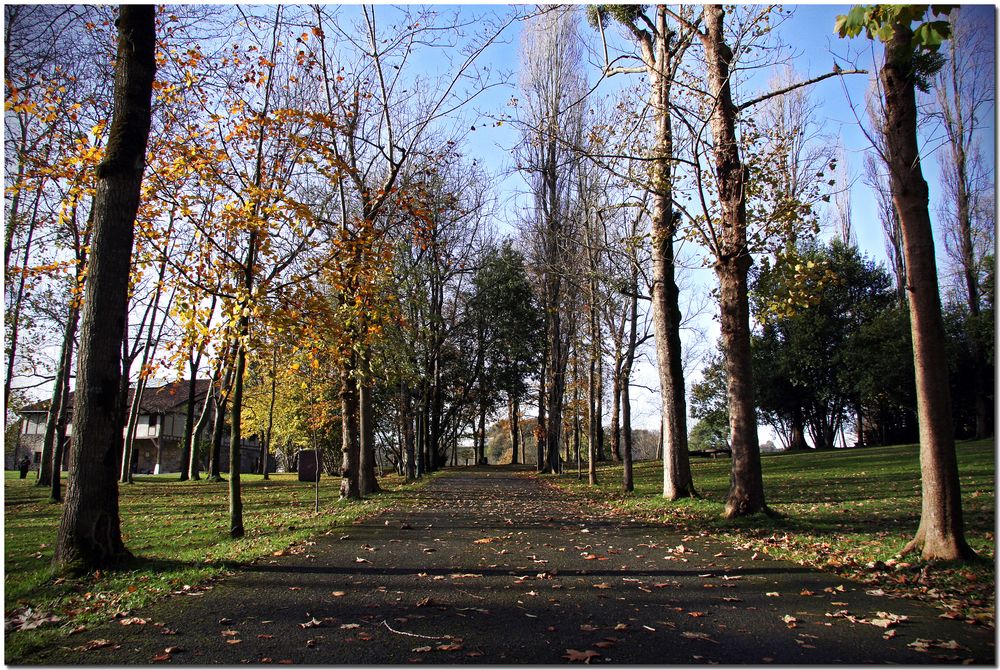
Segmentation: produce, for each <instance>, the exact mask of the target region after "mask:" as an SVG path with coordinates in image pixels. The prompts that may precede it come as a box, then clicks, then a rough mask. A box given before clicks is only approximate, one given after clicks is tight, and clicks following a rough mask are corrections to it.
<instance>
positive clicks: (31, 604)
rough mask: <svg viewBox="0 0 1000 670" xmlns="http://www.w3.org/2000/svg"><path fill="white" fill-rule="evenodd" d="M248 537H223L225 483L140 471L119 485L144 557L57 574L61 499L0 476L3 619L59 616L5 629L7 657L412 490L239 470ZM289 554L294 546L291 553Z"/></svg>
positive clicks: (394, 483)
mask: <svg viewBox="0 0 1000 670" xmlns="http://www.w3.org/2000/svg"><path fill="white" fill-rule="evenodd" d="M241 479H242V484H243V504H244V511H243V519H244V525H245V527H246V537H244V538H242V539H240V540H231V539H229V508H228V488H227V487H228V483H227V482H207V481H205V480H202V481H198V482H178V481H177V475H159V476H137V477H136V481H135V483H134V484H131V485H122V486H120V489H119V490H120V508H121V517H122V534H123V536H124V540H125V545H126V546H127V547H128V548H129V550H131V551H132V553H133V554H135V555H136V556H137V557H138V558H139V559H140V560H137V561H136V562H135V565H134V566H127V567H126V568H125V569H122V570H115V571H109V572H104V573H97V574H94V575H89V576H87V577H83V578H80V579H55V578H54V577H53V575H52V571H51V563H52V556H53V547H54V545H55V540H56V528H57V526H58V523H59V514H60V510H61V506H60V505H53V504H50V503H49V502H48V491H47V489H43V488H40V487H36V486H34V483H35V480H34V477H33V476H32V475H29V478H28V479H27V480H23V481H22V480H20V479H18V476H17V473H16V472H7V473H6V480H5V482H4V542H5V545H4V546H5V549H4V567H5V575H4V611H5V618H6V619H7V620H8V621H9V620H10V619H11V617H12V616H14V615H23V613H24V612H25V610H26V608H30V609H31V611H32V612H34V613H36V614H42V615H55V616H58V617H60V621H59V622H58V624H57V625H56V626H51V625H47V626H43V627H40V628H37V629H33V630H23V631H17V632H14V633H8V634H7V636H6V642H5V651H6V655H7V661H8V662H16V659H17V658H19V657H23V656H24V655H25V654H29V653H30V652H31V650H33V649H37V648H39V647H41V646H44V645H46V644H51V643H53V642H55V641H56V640H57V639H59V638H61V637H62V636H65V635H67V634H68V633H69V632H70V631H71V630H73V629H74V628H76V627H78V626H86V625H87V623H88V622H90V621H97V620H100V619H104V620H106V619H107V617H108V616H111V615H113V614H115V613H116V612H124V611H127V610H131V609H134V608H137V607H141V606H142V605H144V604H147V603H149V602H151V601H153V600H155V599H157V598H160V597H163V596H164V595H166V594H168V593H170V592H173V591H181V590H185V589H191V588H194V589H198V588H202V587H203V585H204V584H206V583H209V582H210V581H211V579H212V578H214V577H218V576H219V575H221V574H223V573H224V572H226V571H227V570H228V569H230V568H231V567H232V566H233V565H234V564H236V563H241V562H248V561H252V560H253V559H256V558H259V557H262V556H266V555H269V554H271V553H273V552H276V551H282V550H285V549H287V548H288V547H289V546H291V545H294V544H297V543H298V544H301V543H302V542H303V541H305V540H306V539H307V538H309V537H311V536H314V535H317V534H319V533H321V532H326V531H328V530H329V529H330V528H331V527H332V526H337V525H344V524H349V523H351V522H353V521H354V520H355V519H358V518H360V517H364V516H367V515H370V514H373V513H376V512H378V511H380V510H383V509H385V508H387V507H389V506H391V505H394V504H396V503H401V502H402V501H403V500H405V499H406V498H407V497H408V496H409V493H410V492H412V491H413V490H414V488H415V487H417V486H420V485H422V484H420V483H417V484H410V485H407V484H405V483H404V482H403V481H402V479H401V478H399V477H397V476H394V475H393V476H387V477H385V478H383V479H381V480H380V484H381V485H382V487H383V488H384V489H385V492H384V493H381V494H379V495H377V496H374V497H372V498H370V499H368V500H365V501H360V502H350V503H348V502H341V501H339V500H338V497H339V488H338V487H339V484H340V479H339V478H331V477H327V478H324V479H322V480H321V482H320V512H319V513H318V514H317V513H315V512H314V508H315V505H314V495H315V492H314V485H313V484H310V483H308V482H299V481H297V478H296V475H294V474H277V475H272V476H271V479H270V480H269V481H264V480H263V478H262V477H261V476H260V475H243V476H242V478H241ZM293 551H294V549H293Z"/></svg>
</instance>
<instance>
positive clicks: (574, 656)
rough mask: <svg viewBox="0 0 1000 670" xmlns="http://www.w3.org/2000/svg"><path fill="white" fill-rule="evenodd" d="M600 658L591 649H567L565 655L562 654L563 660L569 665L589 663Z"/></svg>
mask: <svg viewBox="0 0 1000 670" xmlns="http://www.w3.org/2000/svg"><path fill="white" fill-rule="evenodd" d="M600 657H601V655H600V654H598V653H597V652H596V651H594V650H593V649H587V650H586V651H578V650H576V649H567V650H566V653H565V654H563V658H565V659H566V660H568V661H569V662H570V663H590V661H591V660H592V659H595V658H600Z"/></svg>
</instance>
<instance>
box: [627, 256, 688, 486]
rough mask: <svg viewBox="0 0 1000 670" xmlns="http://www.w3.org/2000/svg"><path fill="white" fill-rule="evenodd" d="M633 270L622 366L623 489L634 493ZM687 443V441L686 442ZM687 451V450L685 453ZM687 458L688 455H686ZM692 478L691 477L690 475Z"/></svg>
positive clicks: (636, 314) (636, 309) (635, 337)
mask: <svg viewBox="0 0 1000 670" xmlns="http://www.w3.org/2000/svg"><path fill="white" fill-rule="evenodd" d="M636 270H637V269H636V268H633V271H632V285H631V287H630V288H631V293H632V295H631V297H630V298H629V326H628V344H627V345H626V349H625V360H624V362H623V364H622V384H621V387H622V433H623V435H622V437H623V438H624V439H623V440H622V442H623V444H622V447H623V449H622V464H623V466H622V488H623V489H624V490H625V491H634V490H635V484H634V483H633V481H632V400H631V398H630V397H629V386H630V385H631V380H632V363H633V362H634V361H635V350H636V347H637V346H638V324H639V273H638V272H637V271H636ZM685 442H686V441H685ZM686 451H687V449H686V448H685V452H686ZM685 456H686V453H685ZM689 478H690V475H689Z"/></svg>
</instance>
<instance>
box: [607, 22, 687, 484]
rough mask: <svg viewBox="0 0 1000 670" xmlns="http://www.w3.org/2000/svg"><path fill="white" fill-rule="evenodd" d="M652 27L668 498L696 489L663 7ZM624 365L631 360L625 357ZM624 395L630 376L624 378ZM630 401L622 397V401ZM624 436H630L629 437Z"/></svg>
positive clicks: (655, 236) (659, 339) (656, 253)
mask: <svg viewBox="0 0 1000 670" xmlns="http://www.w3.org/2000/svg"><path fill="white" fill-rule="evenodd" d="M656 27H657V33H658V35H659V36H660V39H658V40H657V41H656V44H655V45H649V44H645V43H644V44H643V53H644V56H645V57H644V61H645V63H646V70H647V74H648V77H649V85H650V105H651V107H652V109H653V114H654V124H655V133H656V144H655V146H654V147H653V151H652V155H651V158H652V159H653V160H652V161H651V163H650V170H651V182H652V183H651V184H650V195H651V197H652V206H653V212H652V281H653V287H652V289H653V290H652V308H653V309H652V312H653V315H652V316H653V332H654V334H655V336H656V367H657V371H658V373H659V382H660V402H661V405H662V425H663V429H664V440H663V445H664V448H663V497H664V498H666V499H668V500H677V499H679V498H685V497H691V496H694V495H696V492H695V488H694V482H693V480H692V478H691V464H690V460H689V457H688V445H687V405H686V398H685V388H684V368H683V364H682V358H681V337H680V327H681V310H680V307H679V305H678V298H679V295H680V292H679V291H678V289H677V283H676V280H675V278H674V273H675V271H676V270H675V261H676V259H675V258H674V236H675V235H676V234H677V221H678V219H679V216H678V215H677V214H676V213H675V212H674V200H673V180H674V175H673V169H672V165H673V163H672V161H673V157H674V156H673V153H674V136H673V127H672V124H671V116H670V114H671V109H670V105H671V102H670V92H671V91H670V87H671V84H672V81H673V72H674V71H675V70H676V67H677V62H676V58H678V57H679V55H678V54H675V53H673V51H672V50H673V49H674V48H675V45H674V44H673V43H672V38H671V33H670V32H669V31H668V30H667V25H666V12H665V10H664V9H663V8H662V7H658V8H657V12H656ZM625 365H630V364H629V362H628V361H627V360H626V362H625ZM622 386H623V387H624V388H623V391H622V392H623V393H624V394H625V396H627V395H628V382H627V380H626V381H625V383H624V384H622ZM627 402H628V399H627V398H626V397H623V399H622V404H623V405H625V404H626V403H627ZM626 439H631V438H630V437H627V438H626Z"/></svg>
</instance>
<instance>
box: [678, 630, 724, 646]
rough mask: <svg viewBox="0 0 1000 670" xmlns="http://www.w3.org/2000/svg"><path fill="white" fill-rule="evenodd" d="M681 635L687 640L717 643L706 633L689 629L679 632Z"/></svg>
mask: <svg viewBox="0 0 1000 670" xmlns="http://www.w3.org/2000/svg"><path fill="white" fill-rule="evenodd" d="M681 637H686V638H688V639H689V640H704V641H705V642H711V643H712V644H719V643H718V642H716V641H715V640H713V639H712V638H711V637H710V636H709V635H708V633H694V632H691V631H684V632H683V633H681Z"/></svg>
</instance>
